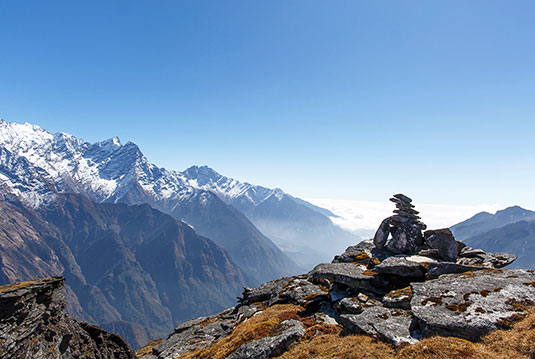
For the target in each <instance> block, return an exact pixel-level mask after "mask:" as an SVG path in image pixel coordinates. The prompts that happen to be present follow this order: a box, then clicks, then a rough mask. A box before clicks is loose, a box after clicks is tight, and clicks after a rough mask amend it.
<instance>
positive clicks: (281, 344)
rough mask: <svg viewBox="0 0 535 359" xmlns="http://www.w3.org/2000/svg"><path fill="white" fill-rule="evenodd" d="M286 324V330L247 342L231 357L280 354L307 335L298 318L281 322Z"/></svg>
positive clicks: (250, 358)
mask: <svg viewBox="0 0 535 359" xmlns="http://www.w3.org/2000/svg"><path fill="white" fill-rule="evenodd" d="M281 325H283V326H285V327H286V329H284V331H283V332H282V333H281V334H279V335H277V336H273V337H264V338H261V339H257V340H253V341H252V342H249V343H245V344H243V345H242V346H240V347H239V348H238V349H236V351H235V352H234V353H232V354H231V355H229V356H228V358H229V359H265V358H271V357H275V356H279V355H281V354H282V353H284V352H285V351H286V350H287V349H288V347H289V346H290V345H291V344H292V343H293V342H295V341H296V340H298V339H299V338H301V337H302V336H303V335H305V328H304V326H303V324H302V323H301V322H299V321H297V320H294V319H290V320H285V321H284V322H282V323H281Z"/></svg>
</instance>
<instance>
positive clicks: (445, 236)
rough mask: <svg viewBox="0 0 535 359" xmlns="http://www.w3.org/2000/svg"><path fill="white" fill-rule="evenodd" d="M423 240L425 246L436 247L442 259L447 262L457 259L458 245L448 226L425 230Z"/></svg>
mask: <svg viewBox="0 0 535 359" xmlns="http://www.w3.org/2000/svg"><path fill="white" fill-rule="evenodd" d="M424 240H425V244H426V245H427V247H429V248H430V249H436V250H437V251H438V254H439V255H440V257H441V258H442V259H444V260H446V261H449V262H455V261H456V260H457V254H458V251H459V245H458V243H457V241H456V240H455V238H454V237H453V234H452V233H451V231H450V230H449V228H444V229H437V230H428V231H425V232H424Z"/></svg>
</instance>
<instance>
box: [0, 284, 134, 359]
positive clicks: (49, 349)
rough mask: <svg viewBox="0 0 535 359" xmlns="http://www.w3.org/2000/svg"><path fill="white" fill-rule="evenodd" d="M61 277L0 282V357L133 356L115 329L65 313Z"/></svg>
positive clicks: (120, 358)
mask: <svg viewBox="0 0 535 359" xmlns="http://www.w3.org/2000/svg"><path fill="white" fill-rule="evenodd" d="M64 283H65V278H63V277H55V278H47V279H43V280H36V281H31V282H25V283H20V284H18V285H6V286H0V358H2V359H8V358H9V359H11V358H35V359H45V358H61V359H71V358H82V357H83V358H87V359H107V358H112V359H134V358H135V354H134V352H133V351H132V349H131V348H130V347H129V345H128V343H126V341H125V340H123V339H122V338H121V337H120V336H118V335H116V334H110V333H108V332H106V331H104V330H103V329H102V328H100V327H98V326H96V325H91V324H88V323H84V322H78V321H77V320H75V319H73V318H71V317H69V316H68V315H67V313H66V312H65V296H64V293H63V288H64Z"/></svg>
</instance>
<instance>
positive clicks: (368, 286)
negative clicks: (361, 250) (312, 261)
mask: <svg viewBox="0 0 535 359" xmlns="http://www.w3.org/2000/svg"><path fill="white" fill-rule="evenodd" d="M308 276H309V278H311V279H315V278H317V279H327V280H329V281H331V282H334V283H338V284H344V285H346V286H348V287H350V288H353V289H359V290H372V289H375V286H374V281H375V278H374V276H373V275H370V274H368V271H367V270H366V268H363V267H362V266H360V265H358V264H352V263H322V264H318V265H317V266H316V267H315V268H314V269H312V270H311V271H310V272H309V273H308Z"/></svg>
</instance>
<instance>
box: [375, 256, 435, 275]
mask: <svg viewBox="0 0 535 359" xmlns="http://www.w3.org/2000/svg"><path fill="white" fill-rule="evenodd" d="M373 271H374V272H377V273H379V274H388V275H396V276H400V277H411V278H422V277H425V274H426V272H427V268H426V267H425V265H424V264H421V263H418V262H414V261H410V260H407V259H405V258H404V257H388V258H386V259H385V260H384V261H382V262H381V264H379V265H377V266H375V267H374V268H373Z"/></svg>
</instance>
